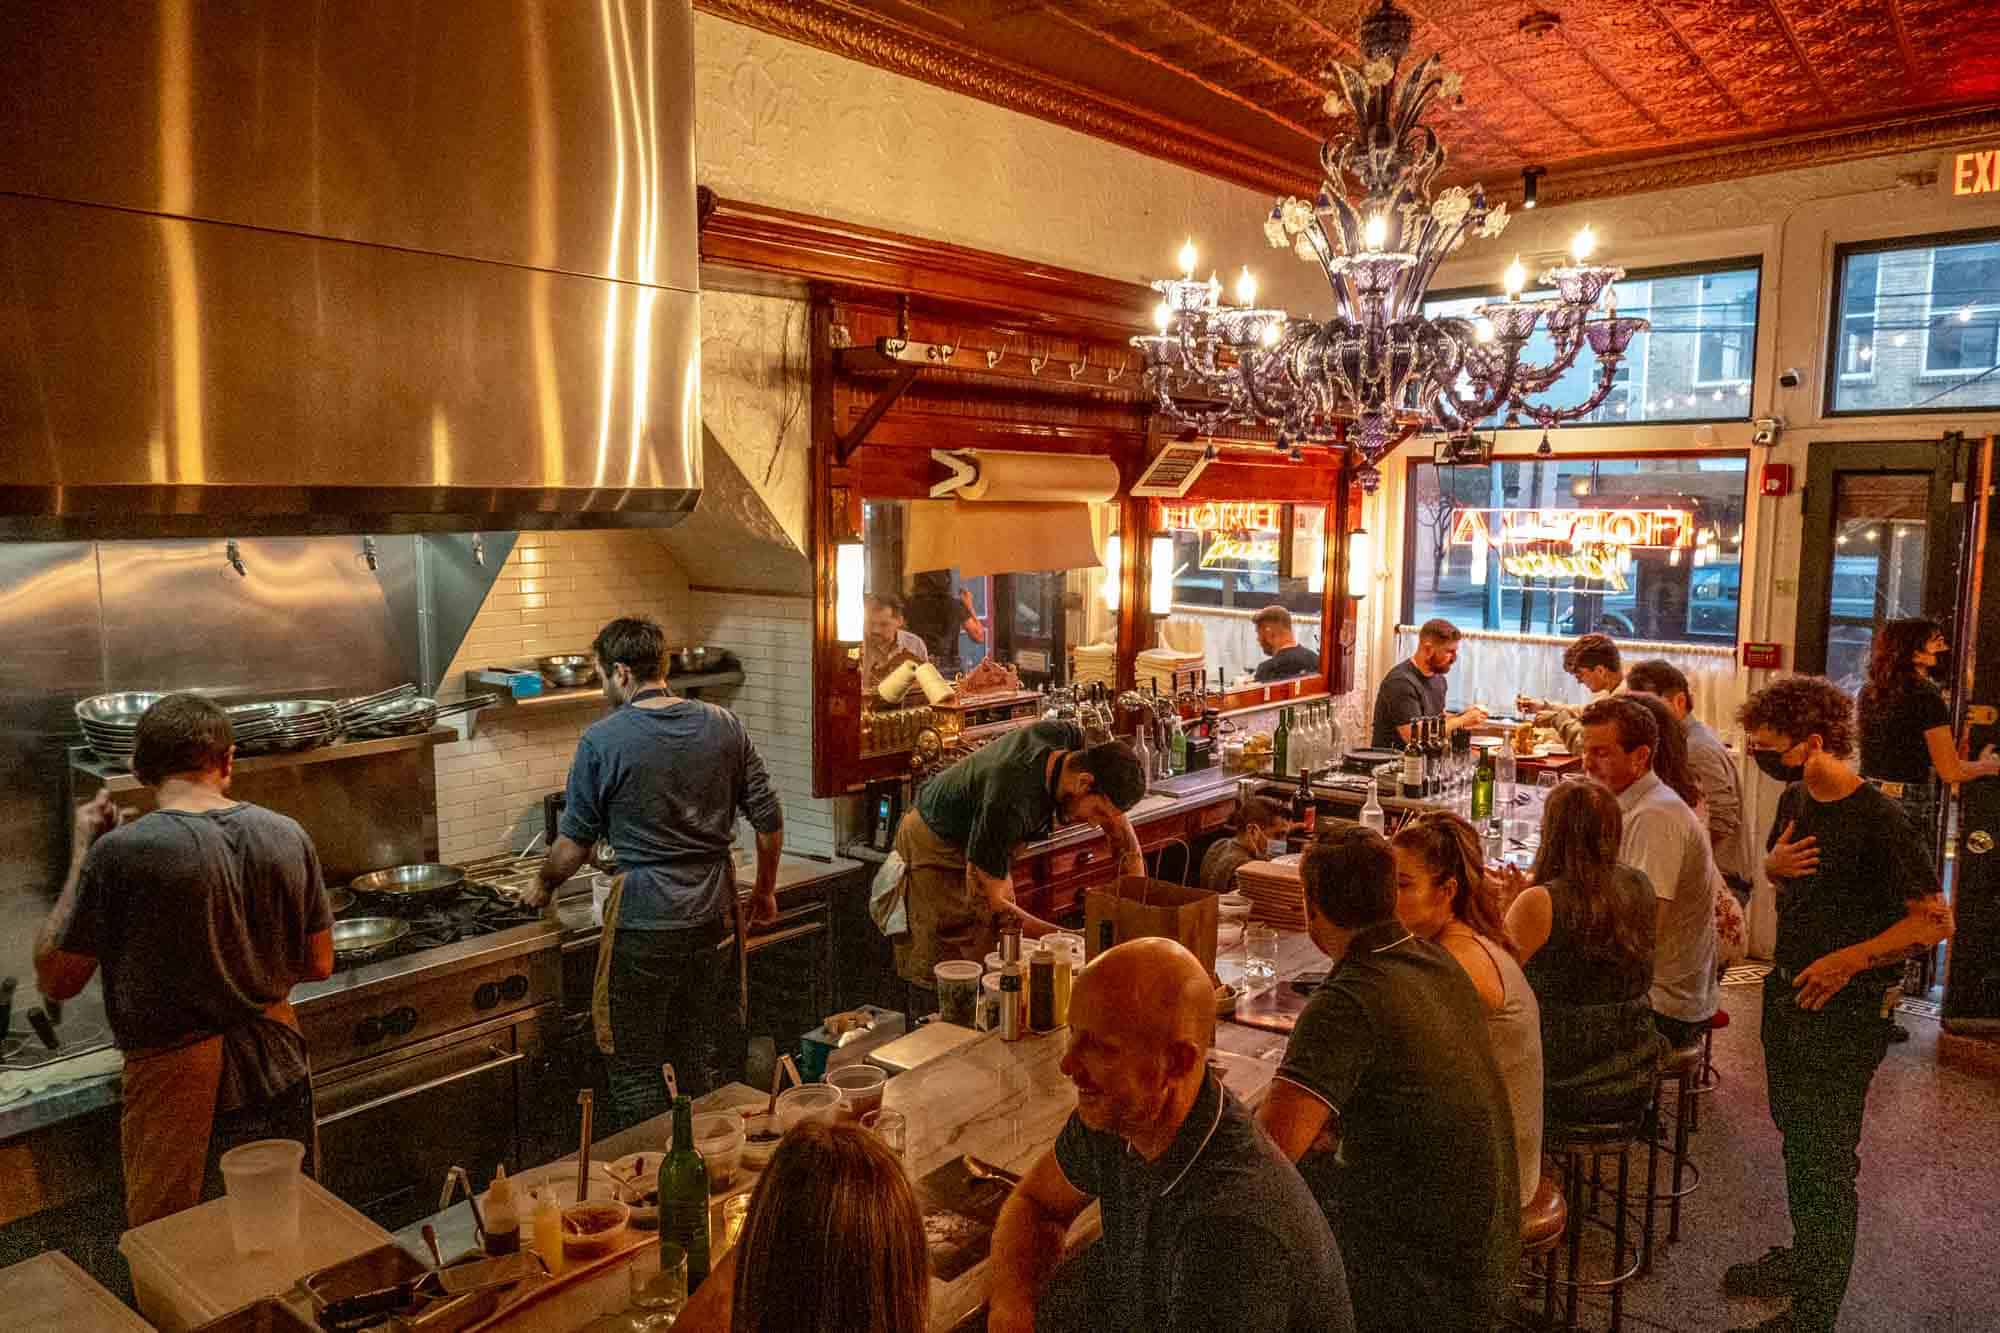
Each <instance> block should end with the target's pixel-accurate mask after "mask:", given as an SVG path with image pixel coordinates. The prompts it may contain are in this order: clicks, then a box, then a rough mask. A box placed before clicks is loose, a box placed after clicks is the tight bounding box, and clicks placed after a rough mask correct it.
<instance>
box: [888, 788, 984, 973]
mask: <svg viewBox="0 0 2000 1333" xmlns="http://www.w3.org/2000/svg"><path fill="white" fill-rule="evenodd" d="M896 851H897V854H898V855H900V856H901V857H902V858H903V864H904V865H905V866H906V867H907V870H906V872H905V873H906V874H907V875H908V881H907V883H906V884H905V886H904V905H905V910H906V911H907V913H908V915H909V923H910V929H909V933H908V934H904V935H898V936H897V937H896V972H897V974H898V975H899V976H901V977H902V978H903V980H905V981H908V982H912V983H914V984H916V985H919V986H932V985H935V984H937V983H936V979H935V977H934V976H933V974H932V969H933V968H935V967H936V966H937V965H938V964H939V963H942V962H948V961H950V960H953V959H961V960H964V961H966V962H972V963H977V962H982V961H984V959H985V957H986V955H987V954H989V953H991V952H992V951H993V950H994V948H995V947H996V946H997V944H998V942H999V939H1000V928H999V923H998V921H997V919H996V918H995V917H994V915H993V913H992V911H991V910H990V909H989V908H988V907H987V906H986V894H985V892H984V890H982V889H981V888H980V887H979V885H978V883H977V882H976V881H975V880H974V879H973V875H972V867H971V866H970V865H968V864H967V863H966V860H965V850H964V849H963V848H961V847H959V846H957V845H955V844H953V843H949V842H946V841H945V840H944V839H943V838H940V837H938V835H937V834H936V833H933V832H932V831H931V826H930V825H928V824H926V823H924V821H923V816H921V815H919V814H918V813H917V812H916V811H914V810H912V811H909V812H908V813H907V814H905V815H904V816H903V822H902V823H901V824H898V825H897V826H896Z"/></svg>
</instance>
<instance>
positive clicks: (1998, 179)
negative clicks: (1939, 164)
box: [1938, 148, 2000, 198]
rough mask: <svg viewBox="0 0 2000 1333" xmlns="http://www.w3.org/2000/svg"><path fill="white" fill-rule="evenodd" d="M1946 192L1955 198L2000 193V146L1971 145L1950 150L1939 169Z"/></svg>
mask: <svg viewBox="0 0 2000 1333" xmlns="http://www.w3.org/2000/svg"><path fill="white" fill-rule="evenodd" d="M1938 174H1939V177H1940V181H1941V183H1942V184H1943V186H1944V192H1945V193H1946V194H1948V195H1951V196H1953V197H1954V198H1959V197H1964V196H1966V195H1975V194H1991V195H2000V148H1968V149H1965V150H1964V151H1963V152H1957V153H1947V154H1945V159H1944V170H1943V171H1941V172H1939V173H1938Z"/></svg>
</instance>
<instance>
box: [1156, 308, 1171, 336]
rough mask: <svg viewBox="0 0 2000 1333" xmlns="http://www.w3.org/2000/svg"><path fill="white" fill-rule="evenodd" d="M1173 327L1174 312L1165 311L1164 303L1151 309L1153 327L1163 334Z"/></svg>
mask: <svg viewBox="0 0 2000 1333" xmlns="http://www.w3.org/2000/svg"><path fill="white" fill-rule="evenodd" d="M1173 326H1174V312H1173V311H1171V310H1169V309H1167V303H1166V302H1165V301H1162V302H1160V303H1159V304H1158V305H1156V306H1154V307H1153V327H1154V328H1156V329H1158V330H1159V331H1160V332H1161V333H1165V332H1166V331H1167V330H1168V329H1170V328H1172V327H1173Z"/></svg>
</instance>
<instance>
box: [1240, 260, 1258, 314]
mask: <svg viewBox="0 0 2000 1333" xmlns="http://www.w3.org/2000/svg"><path fill="white" fill-rule="evenodd" d="M1236 304H1238V305H1246V306H1247V305H1256V304H1257V279H1255V278H1253V277H1251V276H1250V266H1249V265H1248V264H1245V265H1244V266H1243V272H1241V273H1240V274H1238V275H1237V277H1236Z"/></svg>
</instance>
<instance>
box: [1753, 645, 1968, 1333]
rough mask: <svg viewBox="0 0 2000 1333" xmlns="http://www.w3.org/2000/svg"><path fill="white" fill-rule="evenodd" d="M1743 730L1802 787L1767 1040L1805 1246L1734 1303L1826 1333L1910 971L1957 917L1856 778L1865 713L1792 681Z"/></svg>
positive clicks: (1757, 705)
mask: <svg viewBox="0 0 2000 1333" xmlns="http://www.w3.org/2000/svg"><path fill="white" fill-rule="evenodd" d="M1737 718H1738V720H1739V721H1740V722H1742V724H1743V732H1744V736H1745V738H1746V740H1747V741H1748V743H1749V748H1750V757H1751V758H1752V759H1754V760H1755V761H1756V763H1757V767H1758V768H1760V769H1762V770H1763V771H1764V773H1765V775H1766V776H1768V777H1773V778H1776V779H1777V780H1779V781H1780V782H1787V783H1790V784H1791V785H1790V786H1788V787H1786V788H1785V793H1784V795H1783V796H1781V797H1780V798H1779V799H1778V815H1777V818H1776V819H1775V820H1773V821H1772V825H1771V833H1770V838H1769V841H1768V843H1767V846H1768V847H1769V851H1768V853H1767V854H1766V856H1765V858H1764V873H1765V874H1767V875H1768V876H1770V879H1771V882H1772V884H1773V885H1775V886H1776V887H1777V890H1778V942H1777V947H1776V949H1775V950H1774V951H1773V955H1772V957H1773V961H1774V962H1775V964H1776V966H1774V967H1773V968H1772V969H1771V971H1770V973H1769V975H1767V976H1766V977H1765V978H1764V1011H1763V1031H1762V1036H1763V1041H1764V1072H1765V1076H1766V1079H1767V1081H1768V1083H1769V1095H1770V1099H1771V1121H1772V1123H1773V1124H1775V1125H1777V1127H1778V1133H1779V1134H1780V1135H1781V1136H1783V1138H1784V1142H1785V1201H1786V1203H1787V1205H1788V1206H1789V1208H1790V1210H1791V1216H1792V1244H1791V1246H1790V1247H1789V1248H1787V1247H1785V1246H1774V1247H1772V1248H1771V1249H1770V1250H1769V1251H1768V1252H1767V1253H1766V1254H1765V1255H1764V1257H1763V1258H1761V1259H1757V1260H1753V1261H1750V1262H1746V1263H1739V1264H1733V1265H1731V1266H1730V1268H1729V1271H1728V1272H1727V1273H1725V1274H1724V1275H1723V1279H1722V1289H1723V1291H1724V1292H1725V1293H1727V1294H1728V1295H1731V1296H1785V1295H1789V1296H1790V1297H1791V1298H1792V1306H1791V1309H1790V1310H1788V1311H1785V1312H1783V1313H1781V1314H1777V1315H1774V1316H1772V1317H1771V1318H1770V1319H1767V1320H1765V1321H1764V1322H1763V1323H1760V1324H1755V1325H1750V1326H1748V1327H1753V1328H1758V1329H1764V1330H1769V1333H1780V1331H1781V1330H1783V1331H1787V1333H1789V1330H1809V1331H1810V1333H1825V1331H1826V1330H1830V1329H1832V1328H1833V1326H1834V1322H1835V1320H1836V1319H1837V1318H1838V1317H1839V1315H1840V1303H1841V1301H1842V1299H1843V1298H1844V1297H1845V1296H1846V1294H1847V1279H1848V1274H1849V1273H1850V1271H1851V1270H1852V1269H1853V1267H1854V1241H1855V1235H1856V1231H1857V1223H1858V1220H1859V1214H1860V1198H1859V1196H1858V1194H1857V1193H1856V1191H1855V1187H1854V1185H1855V1180H1856V1178H1857V1177H1858V1176H1859V1174H1860V1171H1861V1159H1860V1157H1859V1155H1858V1154H1857V1152H1856V1149H1857V1148H1858V1147H1859V1146H1860V1143H1861V1117H1862V1112H1863V1111H1864V1110H1865V1109H1866V1106H1867V1101H1868V1085H1869V1083H1870V1082H1872V1081H1873V1080H1874V1077H1875V1068H1876V1066H1877V1065H1879V1064H1881V1062H1882V1055H1883V1052H1884V1051H1885V1050H1887V1049H1888V1041H1889V1025H1888V1024H1887V1023H1885V1022H1883V1021H1882V1020H1883V1019H1884V1018H1885V1017H1886V1016H1887V1014H1888V1012H1889V1008H1890V1006H1891V1005H1892V1004H1893V1003H1894V1002H1895V998H1896V989H1895V987H1896V982H1897V978H1898V976H1899V974H1900V970H1901V965H1902V961H1903V958H1904V956H1905V955H1906V954H1908V953H1909V952H1910V951H1911V950H1913V949H1928V948H1931V947H1933V946H1935V945H1936V944H1937V943H1938V942H1939V941H1941V940H1946V939H1949V938H1950V937H1951V933H1952V914H1951V908H1950V907H1949V906H1948V905H1947V904H1946V902H1945V900H1944V895H1943V894H1942V893H1940V892H1939V891H1938V882H1937V874H1936V871H1935V870H1934V869H1933V867H1932V865H1931V857H1930V850H1929V847H1928V846H1927V838H1926V836H1925V835H1922V834H1919V833H1918V832H1917V830H1916V829H1915V827H1914V826H1912V825H1911V823H1910V820H1909V817H1908V816H1907V815H1905V814H1904V813H1903V808H1902V806H1901V805H1900V804H1899V803H1897V802H1896V801H1892V800H1890V799H1889V798H1888V797H1887V796H1884V795H1883V794H1882V793H1881V792H1879V791H1877V790H1876V789H1875V788H1874V787H1871V786H1870V785H1868V784H1867V783H1865V782H1863V781H1862V780H1861V777H1860V775H1859V774H1857V773H1856V772H1855V771H1854V769H1853V768H1852V767H1851V766H1850V765H1849V764H1848V763H1847V762H1846V760H1847V758H1848V756H1849V755H1851V754H1853V753H1854V706H1853V703H1852V702H1851V701H1850V700H1849V699H1848V697H1847V696H1846V695H1845V694H1843V693H1841V691H1840V688H1839V687H1838V686H1836V685H1834V684H1833V682H1831V681H1829V680H1826V679H1823V678H1822V677H1819V676H1791V677H1788V678H1786V679H1784V680H1780V681H1778V682H1777V683H1775V684H1773V685H1771V686H1769V687H1767V688H1765V689H1763V690H1760V691H1758V692H1757V693H1756V694H1754V695H1752V696H1750V699H1749V701H1748V702H1746V703H1745V704H1744V705H1743V707H1742V710H1741V711H1740V712H1739V713H1738V714H1737Z"/></svg>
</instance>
